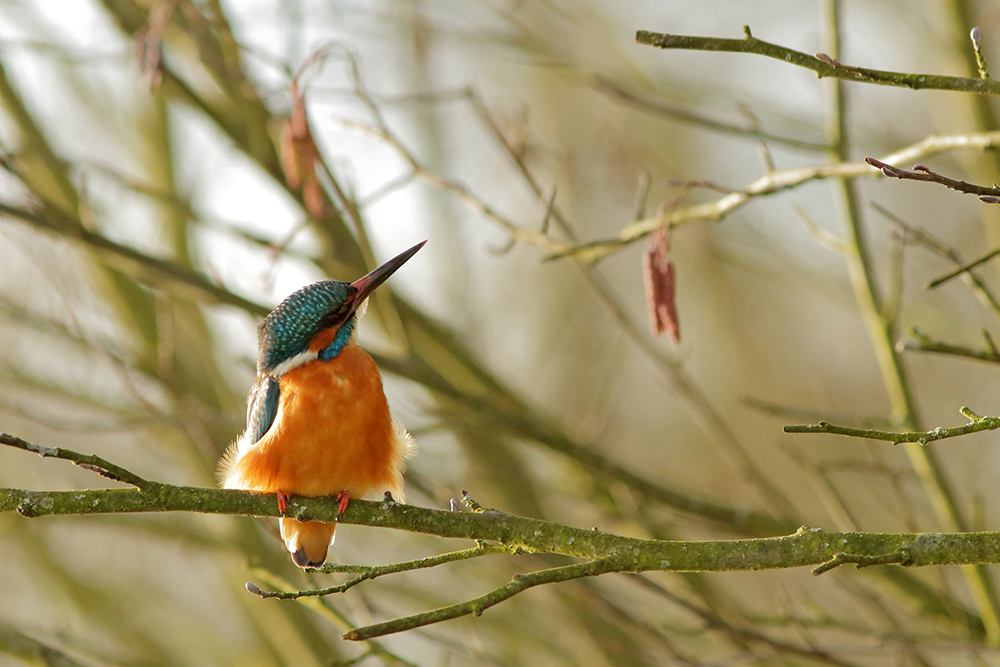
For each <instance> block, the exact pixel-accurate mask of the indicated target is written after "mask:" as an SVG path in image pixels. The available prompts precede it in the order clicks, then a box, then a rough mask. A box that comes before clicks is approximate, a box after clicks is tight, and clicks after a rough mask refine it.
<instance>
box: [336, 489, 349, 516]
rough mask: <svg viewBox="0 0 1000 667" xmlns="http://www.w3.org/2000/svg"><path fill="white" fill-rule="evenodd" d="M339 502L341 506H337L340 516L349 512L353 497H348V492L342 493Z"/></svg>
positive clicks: (339, 494)
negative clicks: (348, 507) (348, 508)
mask: <svg viewBox="0 0 1000 667" xmlns="http://www.w3.org/2000/svg"><path fill="white" fill-rule="evenodd" d="M337 500H339V501H340V505H338V506H337V516H340V515H341V514H343V513H344V512H346V511H347V503H348V502H350V500H351V497H350V496H349V495H347V491H341V492H340V493H338V494H337Z"/></svg>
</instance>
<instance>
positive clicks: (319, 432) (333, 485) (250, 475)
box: [235, 343, 403, 498]
mask: <svg viewBox="0 0 1000 667" xmlns="http://www.w3.org/2000/svg"><path fill="white" fill-rule="evenodd" d="M280 385H281V396H280V400H279V403H278V412H277V415H276V416H275V420H274V424H273V425H272V426H271V428H270V429H269V430H268V432H267V433H266V434H265V435H264V437H263V438H262V439H261V441H260V442H259V443H257V445H256V446H255V447H253V449H252V450H250V451H248V452H247V453H246V454H245V455H244V456H243V457H241V458H240V460H239V461H237V462H236V463H235V465H237V466H239V467H240V472H241V474H242V477H243V480H244V483H245V486H244V487H243V488H247V489H252V490H256V491H262V492H265V493H274V492H276V491H282V492H284V493H288V494H299V495H304V496H326V495H335V494H338V493H340V492H347V493H348V494H349V495H350V496H352V497H355V498H360V497H363V496H365V495H367V494H370V493H374V492H379V493H380V492H381V491H384V490H393V491H395V490H397V489H398V488H400V487H401V485H402V482H401V468H402V459H403V452H402V451H401V448H400V446H399V444H398V443H397V442H396V438H395V434H394V430H393V424H392V418H391V417H390V415H389V406H388V404H387V403H386V400H385V394H384V392H383V391H382V378H381V377H380V376H379V372H378V367H377V366H376V365H375V361H374V360H372V358H371V357H370V356H368V354H367V353H366V352H364V350H362V349H361V348H360V347H358V346H357V345H356V344H353V343H352V344H350V345H347V346H346V347H345V348H344V349H343V350H342V351H341V353H340V354H339V355H337V356H336V357H334V358H333V359H332V360H331V361H327V362H323V361H314V362H311V363H308V364H305V365H304V366H300V367H298V368H295V369H292V370H290V371H288V372H287V373H285V374H284V375H283V376H282V377H281V380H280Z"/></svg>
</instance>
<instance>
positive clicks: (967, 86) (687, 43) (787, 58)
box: [635, 26, 1000, 95]
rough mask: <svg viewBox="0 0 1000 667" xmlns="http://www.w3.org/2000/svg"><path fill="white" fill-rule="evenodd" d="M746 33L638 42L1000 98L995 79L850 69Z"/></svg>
mask: <svg viewBox="0 0 1000 667" xmlns="http://www.w3.org/2000/svg"><path fill="white" fill-rule="evenodd" d="M743 31H744V38H743V39H726V38H723V37H693V36H689V35H669V34H664V33H656V32H649V31H646V30H640V31H638V32H637V33H636V35H635V41H636V42H638V43H639V44H646V45H648V46H655V47H657V48H660V49H683V50H695V51H725V52H728V53H754V54H757V55H761V56H767V57H768V58H774V59H776V60H780V61H782V62H786V63H789V64H791V65H796V66H798V67H803V68H805V69H809V70H812V71H814V72H816V76H817V77H820V78H823V77H834V78H838V79H845V80H847V81H855V82H858V83H874V84H880V85H884V86H900V87H903V88H912V89H914V90H957V91H963V92H968V93H984V94H987V95H1000V84H998V83H997V82H996V81H994V80H992V79H984V78H979V79H971V78H967V77H961V76H939V75H935V74H911V73H907V72H888V71H883V70H876V69H868V68H865V67H851V66H848V65H844V64H842V63H840V62H838V61H837V60H836V58H835V57H831V56H828V55H826V54H824V53H817V54H815V55H813V54H808V53H803V52H801V51H795V50H793V49H789V48H787V47H784V46H780V45H778V44H772V43H770V42H765V41H764V40H762V39H757V38H756V37H754V36H753V35H751V34H750V29H749V28H748V27H746V26H744V28H743Z"/></svg>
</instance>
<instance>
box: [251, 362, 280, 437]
mask: <svg viewBox="0 0 1000 667" xmlns="http://www.w3.org/2000/svg"><path fill="white" fill-rule="evenodd" d="M280 395H281V388H280V386H279V385H278V381H277V380H275V379H274V378H272V377H270V376H269V375H263V374H261V375H258V376H257V379H256V380H254V383H253V386H252V387H250V394H249V395H248V396H247V432H246V439H247V444H254V443H256V442H257V441H259V440H260V439H261V438H263V437H264V434H265V433H267V430H268V429H269V428H271V424H273V423H274V417H275V415H277V414H278V398H279V396H280Z"/></svg>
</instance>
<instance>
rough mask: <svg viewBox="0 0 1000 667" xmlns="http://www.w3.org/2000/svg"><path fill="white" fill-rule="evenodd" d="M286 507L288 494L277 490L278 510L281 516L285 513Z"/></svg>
mask: <svg viewBox="0 0 1000 667" xmlns="http://www.w3.org/2000/svg"><path fill="white" fill-rule="evenodd" d="M287 508H288V494H287V493H285V492H284V491H278V511H279V512H281V514H282V516H284V514H285V510H286V509H287Z"/></svg>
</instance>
